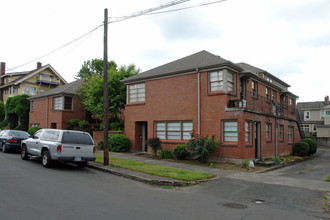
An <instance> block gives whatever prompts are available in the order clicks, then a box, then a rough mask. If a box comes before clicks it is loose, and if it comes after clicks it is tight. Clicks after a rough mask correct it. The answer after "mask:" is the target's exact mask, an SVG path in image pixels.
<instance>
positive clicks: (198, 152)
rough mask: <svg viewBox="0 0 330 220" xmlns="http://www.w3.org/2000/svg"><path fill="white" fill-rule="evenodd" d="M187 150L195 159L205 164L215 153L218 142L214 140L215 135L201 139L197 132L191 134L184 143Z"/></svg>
mask: <svg viewBox="0 0 330 220" xmlns="http://www.w3.org/2000/svg"><path fill="white" fill-rule="evenodd" d="M186 145H187V148H188V150H189V151H190V152H191V153H192V154H193V155H195V156H196V159H197V160H199V161H201V162H203V163H205V162H207V161H208V160H209V158H210V157H211V156H212V155H213V154H214V153H215V151H216V149H217V146H218V142H217V141H216V140H215V134H214V133H213V134H212V136H211V137H208V136H206V137H203V136H201V135H199V134H198V132H196V133H193V132H191V139H190V140H189V141H188V142H187V143H186Z"/></svg>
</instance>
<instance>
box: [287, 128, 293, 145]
mask: <svg viewBox="0 0 330 220" xmlns="http://www.w3.org/2000/svg"><path fill="white" fill-rule="evenodd" d="M288 134H289V143H293V126H289V128H288Z"/></svg>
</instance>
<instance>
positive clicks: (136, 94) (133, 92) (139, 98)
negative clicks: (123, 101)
mask: <svg viewBox="0 0 330 220" xmlns="http://www.w3.org/2000/svg"><path fill="white" fill-rule="evenodd" d="M128 97H129V99H128V102H129V103H130V102H144V101H145V84H144V83H140V84H134V85H129V94H128Z"/></svg>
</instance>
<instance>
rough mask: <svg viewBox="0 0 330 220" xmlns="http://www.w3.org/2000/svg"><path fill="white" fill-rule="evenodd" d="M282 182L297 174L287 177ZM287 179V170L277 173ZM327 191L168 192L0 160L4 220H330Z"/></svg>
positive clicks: (246, 184) (231, 183)
mask: <svg viewBox="0 0 330 220" xmlns="http://www.w3.org/2000/svg"><path fill="white" fill-rule="evenodd" d="M284 171H285V172H282V173H281V174H279V175H290V174H289V173H287V174H286V172H289V171H288V170H284ZM276 172H280V171H276ZM323 195H324V191H323V190H317V189H308V188H301V187H293V186H288V185H279V184H271V183H263V182H257V181H250V180H244V179H240V178H236V177H233V178H232V177H230V176H227V177H225V176H224V177H221V178H219V179H217V180H215V181H212V182H209V183H204V184H200V185H196V186H191V187H182V188H174V189H165V188H163V187H159V186H153V185H148V184H143V183H140V182H136V181H133V180H129V179H125V178H122V177H118V176H114V175H112V174H108V173H103V172H99V171H97V170H93V169H89V168H85V169H78V168H77V167H76V166H73V165H68V164H61V163H58V164H56V165H55V166H54V167H53V168H52V169H46V168H44V167H42V165H41V161H40V160H37V159H33V160H29V161H23V160H21V158H20V155H19V154H15V153H8V154H4V153H0V219H229V220H230V219H246V220H249V219H251V220H252V219H299V220H303V219H330V215H329V214H326V213H325V212H324V210H323V209H322V196H323Z"/></svg>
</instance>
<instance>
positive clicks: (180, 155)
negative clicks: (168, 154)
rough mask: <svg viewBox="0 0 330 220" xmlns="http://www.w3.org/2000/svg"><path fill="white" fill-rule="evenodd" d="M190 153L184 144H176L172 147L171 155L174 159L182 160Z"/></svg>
mask: <svg viewBox="0 0 330 220" xmlns="http://www.w3.org/2000/svg"><path fill="white" fill-rule="evenodd" d="M189 155H190V152H189V151H188V148H187V146H186V145H185V144H178V145H176V146H175V147H174V150H173V156H174V158H175V159H178V160H184V159H186V157H188V156H189Z"/></svg>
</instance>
